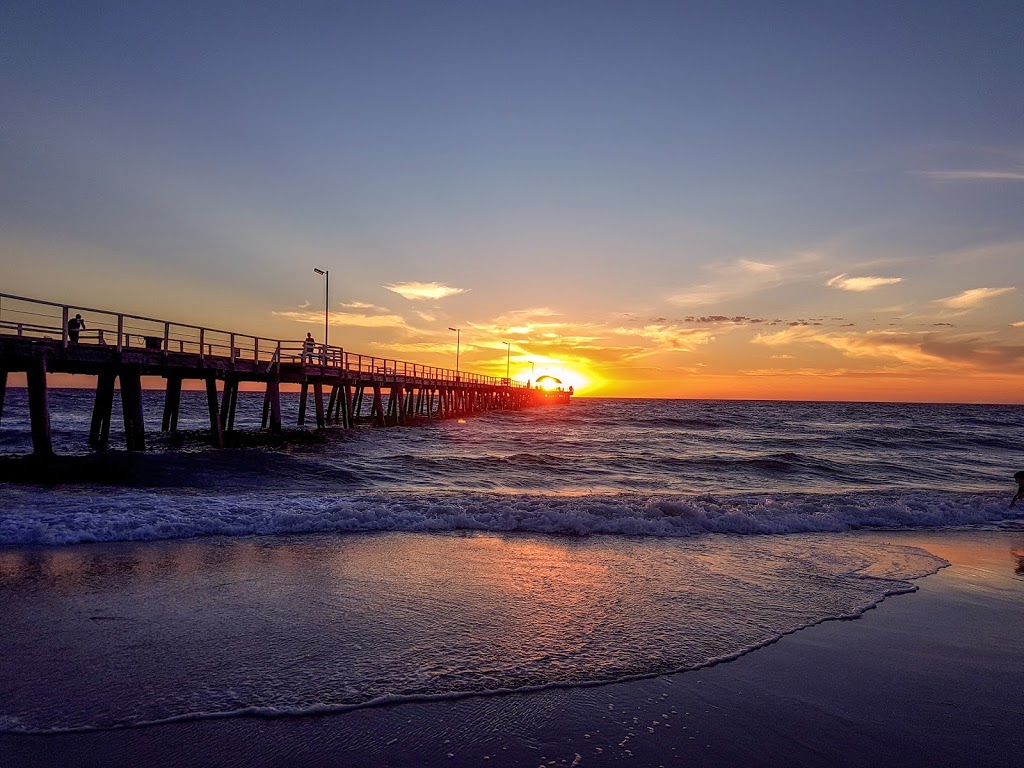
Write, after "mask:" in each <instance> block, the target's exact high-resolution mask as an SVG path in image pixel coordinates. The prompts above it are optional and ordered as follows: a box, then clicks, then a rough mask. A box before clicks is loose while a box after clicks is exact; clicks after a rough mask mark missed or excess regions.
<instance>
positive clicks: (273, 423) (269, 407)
mask: <svg viewBox="0 0 1024 768" xmlns="http://www.w3.org/2000/svg"><path fill="white" fill-rule="evenodd" d="M268 411H269V426H270V431H271V432H275V433H277V432H280V431H281V385H280V384H279V383H278V382H277V381H268V382H267V392H266V395H265V396H264V400H263V425H264V426H263V428H264V429H266V428H267V422H268Z"/></svg>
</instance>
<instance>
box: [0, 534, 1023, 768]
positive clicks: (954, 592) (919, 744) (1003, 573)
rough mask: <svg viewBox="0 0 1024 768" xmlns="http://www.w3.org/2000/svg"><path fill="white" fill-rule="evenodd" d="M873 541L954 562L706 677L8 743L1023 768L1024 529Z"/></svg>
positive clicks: (407, 757)
mask: <svg viewBox="0 0 1024 768" xmlns="http://www.w3.org/2000/svg"><path fill="white" fill-rule="evenodd" d="M858 535H865V534H858ZM866 535H868V536H872V537H875V538H877V539H878V540H882V541H891V542H893V543H897V544H909V545H914V546H919V547H922V548H924V549H927V550H928V551H930V552H932V553H934V554H936V555H939V556H941V557H944V558H946V559H947V560H949V561H950V563H951V566H950V567H949V568H946V569H943V570H942V571H940V572H939V573H938V574H935V575H933V576H929V577H927V578H924V579H921V580H919V581H918V582H917V584H918V586H919V587H920V589H919V591H918V592H916V593H913V594H907V595H898V596H894V597H890V598H888V599H886V600H885V601H884V602H883V603H882V604H881V605H879V606H878V607H877V608H876V609H874V610H871V611H868V612H867V613H866V614H865V615H864V616H862V617H861V618H859V619H857V620H853V621H829V622H826V623H824V624H820V625H818V626H815V627H811V628H808V629H805V630H801V631H799V632H796V633H794V634H792V635H789V636H786V637H784V638H783V639H782V640H780V641H779V642H777V643H775V644H773V645H770V646H768V647H765V648H762V649H760V650H757V651H754V652H752V653H750V654H747V655H746V656H744V657H742V658H740V659H738V660H736V661H733V662H730V663H725V664H720V665H718V666H715V667H710V668H707V669H701V670H696V671H692V672H686V673H681V674H674V675H666V676H662V677H657V678H652V679H647V680H638V681H632V682H624V683H616V684H609V685H603V686H597V687H589V688H574V689H559V690H549V691H542V692H535V693H522V694H507V695H494V696H476V697H468V698H464V699H459V700H454V701H434V702H423V703H404V704H401V705H398V706H390V707H388V706H384V707H379V708H374V709H365V710H357V711H354V712H349V713H346V714H341V715H327V716H320V717H295V718H273V719H261V718H244V719H241V718H232V719H224V720H208V721H203V722H186V723H177V724H167V725H160V726H153V727H143V728H132V729H126V730H120V731H107V732H97V733H85V734H71V735H55V736H23V735H14V734H5V735H0V766H58V765H59V766H65V765H72V764H73V765H79V766H134V765H150V766H170V765H204V766H206V765H209V766H368V767H373V766H419V765H442V766H453V767H454V766H458V767H461V766H471V765H472V766H484V765H486V766H540V765H555V766H559V765H566V766H570V765H576V766H602V765H618V764H620V763H621V764H627V765H635V766H658V765H688V766H692V765H744V766H760V765H763V766H770V765H790V766H824V765H839V766H879V765H904V764H909V765H930V766H960V765H972V766H989V765H991V766H1000V767H1001V768H1002V767H1005V766H1008V765H1015V764H1017V763H1018V762H1019V761H1020V760H1021V756H1022V755H1024V651H1022V650H1021V648H1022V647H1024V574H1020V573H1016V569H1018V568H1020V569H1022V570H1024V563H1022V561H1021V559H1020V557H1021V556H1024V532H981V533H979V532H939V533H918V534H909V533H899V534H897V533H893V534H883V533H876V534H866ZM1015 552H1016V553H1019V555H1015V554H1014V553H1015Z"/></svg>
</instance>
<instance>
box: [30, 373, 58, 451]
mask: <svg viewBox="0 0 1024 768" xmlns="http://www.w3.org/2000/svg"><path fill="white" fill-rule="evenodd" d="M26 374H27V377H26V378H27V383H28V412H29V418H30V419H31V421H32V452H33V453H35V454H36V455H37V456H52V455H53V439H52V437H51V435H50V408H49V404H48V402H47V397H46V358H45V357H42V356H39V357H35V358H33V359H32V361H31V363H30V364H29V366H28V370H27V371H26Z"/></svg>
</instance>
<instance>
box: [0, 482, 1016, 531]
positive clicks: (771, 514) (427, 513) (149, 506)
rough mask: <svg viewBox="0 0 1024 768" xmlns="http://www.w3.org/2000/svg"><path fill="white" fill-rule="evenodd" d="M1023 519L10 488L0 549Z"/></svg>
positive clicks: (973, 498) (900, 507) (840, 527)
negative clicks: (215, 538) (279, 537)
mask: <svg viewBox="0 0 1024 768" xmlns="http://www.w3.org/2000/svg"><path fill="white" fill-rule="evenodd" d="M1007 519H1021V513H1020V512H1019V511H1016V510H1010V509H1008V508H1007V506H1006V502H1005V499H1003V498H1002V497H996V496H992V495H975V494H964V493H953V492H945V493H944V492H920V491H918V492H907V493H861V494H849V495H845V496H817V495H808V494H793V495H781V496H775V497H771V498H765V497H762V496H759V497H751V496H730V497H726V496H723V497H712V496H707V495H702V496H694V497H681V496H673V497H647V496H636V495H631V496H627V495H621V496H607V495H603V496H570V497H565V496H546V495H525V494H524V495H507V494H492V495H489V494H479V493H477V494H465V495H454V494H450V495H447V494H427V495H417V494H411V493H374V492H363V493H328V494H311V493H308V492H301V493H297V492H292V493H282V492H275V493H235V494H221V495H217V494H210V493H205V492H198V491H195V490H175V491H169V490H135V489H98V488H95V487H78V488H68V487H64V488H61V489H57V490H39V489H33V488H17V487H15V488H12V487H8V488H6V489H5V499H4V504H3V508H2V510H0V544H8V545H10V544H14V545H19V544H44V545H60V544H76V543H81V542H92V541H147V540H159V539H176V538H190V537H194V536H205V535H225V536H244V535H266V534H288V533H317V532H349V531H419V532H427V531H450V530H480V531H500V532H511V531H522V532H532V533H553V534H571V535H580V536H584V535H589V534H623V535H631V536H669V537H678V536H692V535H697V534H705V533H738V534H781V533H809V532H838V531H847V530H856V529H861V528H921V527H950V526H964V525H983V524H990V523H996V522H999V521H1004V520H1007Z"/></svg>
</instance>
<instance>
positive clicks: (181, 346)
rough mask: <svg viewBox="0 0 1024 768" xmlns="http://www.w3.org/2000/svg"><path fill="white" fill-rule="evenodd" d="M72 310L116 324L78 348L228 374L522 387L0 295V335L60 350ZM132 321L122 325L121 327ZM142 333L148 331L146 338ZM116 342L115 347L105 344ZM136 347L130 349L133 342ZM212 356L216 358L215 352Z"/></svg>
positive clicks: (94, 331)
mask: <svg viewBox="0 0 1024 768" xmlns="http://www.w3.org/2000/svg"><path fill="white" fill-rule="evenodd" d="M4 299H10V300H13V301H17V302H26V303H28V304H31V305H39V306H44V307H53V308H55V309H58V310H60V318H59V322H60V325H59V326H58V325H54V326H48V325H44V324H42V323H36V322H31V323H24V322H12V321H10V320H5V319H4V313H12V312H13V313H14V314H15V315H28V316H32V317H35V318H44V319H51V318H52V319H53V320H58V318H56V317H52V316H50V315H44V314H40V313H37V312H29V311H27V310H24V309H20V308H16V309H12V308H11V307H9V306H7V307H5V306H4V305H3V300H4ZM72 310H74V311H75V312H76V313H81V312H85V313H93V314H94V315H102V316H106V317H109V318H112V319H116V324H114V323H112V322H110V321H107V322H103V321H95V320H92V319H90V320H89V322H90V324H91V325H92V326H93V327H90V328H87V329H85V330H83V331H82V332H81V335H80V337H79V342H78V343H92V342H90V341H88V340H90V339H92V338H95V339H96V342H95V343H96V344H99V345H102V346H116V348H117V350H118V351H119V352H120V351H122V350H124V349H126V348H127V349H130V350H131V349H137V348H142V349H145V350H148V351H153V352H160V353H162V354H164V355H165V356H166V355H167V354H198V355H199V359H200V362H201V363H203V362H205V361H206V359H207V358H210V359H217V360H219V361H225V360H226V361H227V363H228V366H229V368H230V369H232V370H233V369H234V367H235V365H236V364H237V363H240V362H242V363H246V364H248V363H253V364H254V365H260V364H262V363H266V364H267V369H266V370H267V372H268V373H270V372H273V371H274V370H275V368H277V367H279V366H280V365H282V364H298V365H304V366H306V367H312V368H319V369H320V370H321V371H341V372H344V373H349V374H368V375H370V376H371V377H373V378H378V377H379V378H380V379H381V380H382V381H385V382H386V381H387V380H389V379H417V380H425V381H434V382H438V383H450V384H484V385H490V386H506V387H525V386H526V385H525V384H523V383H521V382H515V381H511V380H507V379H502V378H498V377H496V376H485V375H483V374H477V373H468V372H466V371H454V370H451V369H448V368H438V367H435V366H426V365H420V364H419V363H409V362H405V361H402V360H393V359H390V358H380V357H374V356H369V355H362V354H357V353H353V352H347V351H346V350H345V349H344V348H343V347H336V346H332V345H325V344H317V345H315V346H314V349H313V353H312V355H310V354H309V353H308V352H307V351H306V347H305V345H304V342H303V341H301V340H299V341H292V340H281V339H269V338H265V337H262V336H250V335H249V334H242V333H236V332H234V331H225V330H220V329H216V328H207V327H205V326H200V325H193V324H191V323H177V322H173V321H169V320H160V319H157V318H153V317H145V316H143V315H131V314H126V313H123V312H113V311H111V310H107V309H96V308H91V307H82V306H78V305H75V304H59V303H57V302H53V301H45V300H42V299H32V298H28V297H25V296H16V295H13V294H8V293H0V335H9V334H4V329H10V330H13V331H15V332H16V333H15V334H14V335H16V336H18V337H25V335H26V331H29V332H30V337H31V338H38V337H39V336H40V335H42V334H46V333H49V334H53V335H54V337H55V338H53V339H52V340H53V341H56V340H57V338H56V337H59V338H60V341H61V345H62V346H63V347H64V348H67V347H68V346H70V345H72V344H73V343H74V342H71V340H70V337H69V334H68V320H69V318H70V317H72ZM126 320H129V321H132V322H131V323H129V324H126V323H125V321H126ZM138 322H142V323H148V324H149V327H145V326H143V327H140V326H138V325H137V324H136V323H138ZM179 329H180V330H189V331H195V332H197V333H192V334H189V333H180V331H179ZM147 331H149V332H148V333H147ZM108 336H109V337H111V339H115V338H116V344H114V343H112V341H110V340H108V339H107V337H108ZM133 339H135V340H136V342H135V343H134V344H133V343H132V340H133ZM215 351H216V352H215Z"/></svg>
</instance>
